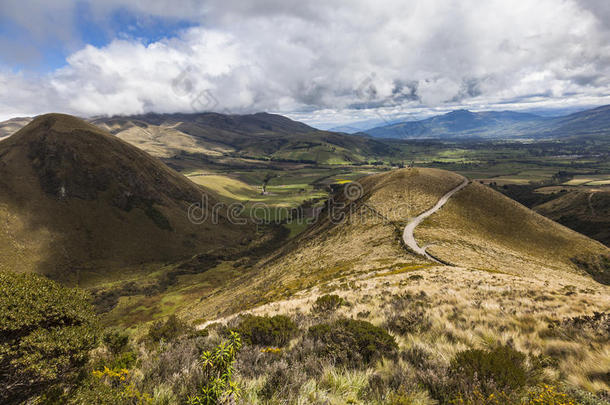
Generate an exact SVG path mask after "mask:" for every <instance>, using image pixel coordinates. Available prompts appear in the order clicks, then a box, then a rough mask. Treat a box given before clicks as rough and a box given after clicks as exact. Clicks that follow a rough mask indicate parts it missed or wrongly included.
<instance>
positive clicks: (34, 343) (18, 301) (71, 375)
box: [0, 272, 97, 404]
mask: <svg viewBox="0 0 610 405" xmlns="http://www.w3.org/2000/svg"><path fill="white" fill-rule="evenodd" d="M96 332H97V327H96V317H95V314H94V310H93V307H92V305H91V304H90V302H89V299H88V296H87V295H86V294H85V293H84V292H83V291H81V290H78V289H72V288H66V287H62V286H61V285H59V284H57V283H55V282H54V281H51V280H49V279H47V278H45V277H43V276H40V275H36V274H16V273H7V272H0V386H2V389H0V402H1V403H5V404H11V403H21V402H28V401H29V400H30V399H32V398H33V397H35V396H37V395H40V394H42V393H43V392H45V391H47V390H49V389H51V388H56V389H58V390H60V389H61V387H66V386H69V385H70V384H71V383H72V381H73V380H74V379H75V378H76V376H77V375H78V373H79V371H80V370H81V369H82V367H83V366H84V365H85V363H86V362H87V361H88V359H89V351H90V350H91V349H92V348H94V347H95V345H96V343H97V339H96Z"/></svg>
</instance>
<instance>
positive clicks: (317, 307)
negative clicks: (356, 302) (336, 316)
mask: <svg viewBox="0 0 610 405" xmlns="http://www.w3.org/2000/svg"><path fill="white" fill-rule="evenodd" d="M345 304H346V302H345V300H344V299H343V298H341V297H339V296H338V295H336V294H326V295H322V296H320V297H318V299H316V302H314V304H313V307H312V308H311V310H312V311H313V312H316V313H325V312H332V311H335V310H337V309H338V308H339V307H340V306H341V305H345Z"/></svg>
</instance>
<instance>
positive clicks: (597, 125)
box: [363, 105, 610, 139]
mask: <svg viewBox="0 0 610 405" xmlns="http://www.w3.org/2000/svg"><path fill="white" fill-rule="evenodd" d="M363 132H365V133H366V134H368V135H370V136H373V137H376V138H401V139H418V138H436V139H439V138H486V139H511V138H566V137H571V136H593V137H598V136H608V135H610V105H606V106H602V107H598V108H594V109H591V110H586V111H581V112H577V113H574V114H570V115H566V116H562V117H541V116H538V115H534V114H527V113H521V112H514V111H484V112H472V111H468V110H456V111H452V112H450V113H447V114H443V115H438V116H435V117H432V118H427V119H424V120H420V121H405V122H397V123H393V124H390V125H385V126H380V127H375V128H371V129H368V130H365V131H363Z"/></svg>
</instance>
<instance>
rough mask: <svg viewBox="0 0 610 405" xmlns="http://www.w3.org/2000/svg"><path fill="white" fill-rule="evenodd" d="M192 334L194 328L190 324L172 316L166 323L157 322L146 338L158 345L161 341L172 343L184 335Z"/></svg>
mask: <svg viewBox="0 0 610 405" xmlns="http://www.w3.org/2000/svg"><path fill="white" fill-rule="evenodd" d="M192 332H193V328H192V327H191V326H190V325H189V324H187V323H186V322H184V321H183V320H182V319H180V318H178V317H177V316H176V315H171V316H170V317H169V318H167V320H166V321H165V322H163V321H157V322H155V323H154V324H153V325H152V326H151V327H150V329H149V330H148V334H147V336H146V338H147V340H148V341H150V342H153V343H158V342H160V341H164V342H170V341H172V340H175V339H177V338H178V337H180V336H182V335H186V334H188V333H192Z"/></svg>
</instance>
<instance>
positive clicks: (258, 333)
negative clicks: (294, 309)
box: [235, 315, 297, 347]
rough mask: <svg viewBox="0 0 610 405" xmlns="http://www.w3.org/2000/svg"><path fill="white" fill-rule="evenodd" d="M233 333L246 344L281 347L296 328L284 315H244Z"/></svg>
mask: <svg viewBox="0 0 610 405" xmlns="http://www.w3.org/2000/svg"><path fill="white" fill-rule="evenodd" d="M235 331H236V332H237V333H239V335H240V336H241V337H242V339H243V340H244V342H245V343H247V344H251V345H260V346H277V347H281V346H285V345H286V344H287V343H288V342H289V341H290V339H291V338H292V337H293V336H294V334H295V333H296V331H297V326H296V324H295V323H294V322H293V321H292V320H291V319H290V318H289V317H287V316H285V315H275V316H272V317H268V316H254V315H246V316H244V317H242V318H241V320H240V322H239V325H238V326H237V328H236V329H235Z"/></svg>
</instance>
